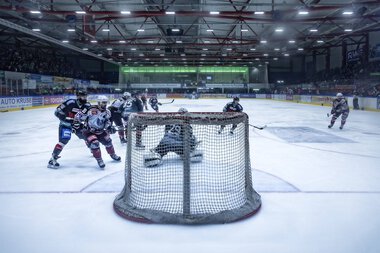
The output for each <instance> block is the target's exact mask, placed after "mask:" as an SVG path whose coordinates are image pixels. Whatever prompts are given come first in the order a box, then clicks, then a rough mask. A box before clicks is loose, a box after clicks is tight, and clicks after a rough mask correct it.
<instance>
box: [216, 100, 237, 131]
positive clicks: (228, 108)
mask: <svg viewBox="0 0 380 253" xmlns="http://www.w3.org/2000/svg"><path fill="white" fill-rule="evenodd" d="M239 101H240V99H239V98H238V97H234V99H233V100H232V102H229V103H227V104H226V105H225V106H224V108H223V112H242V111H243V107H242V106H241V105H240V104H239ZM225 127H226V126H225V125H221V126H220V129H219V131H218V133H219V134H221V133H222V131H223V129H224V128H225ZM236 127H237V125H236V124H233V125H232V127H231V129H230V134H233V133H234V130H235V128H236Z"/></svg>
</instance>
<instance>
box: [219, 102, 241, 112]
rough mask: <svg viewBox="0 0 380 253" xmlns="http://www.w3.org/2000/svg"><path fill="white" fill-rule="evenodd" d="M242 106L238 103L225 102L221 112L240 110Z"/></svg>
mask: <svg viewBox="0 0 380 253" xmlns="http://www.w3.org/2000/svg"><path fill="white" fill-rule="evenodd" d="M242 111H243V106H241V105H240V104H239V103H236V104H235V103H234V102H229V103H228V104H226V105H225V106H224V108H223V112H242Z"/></svg>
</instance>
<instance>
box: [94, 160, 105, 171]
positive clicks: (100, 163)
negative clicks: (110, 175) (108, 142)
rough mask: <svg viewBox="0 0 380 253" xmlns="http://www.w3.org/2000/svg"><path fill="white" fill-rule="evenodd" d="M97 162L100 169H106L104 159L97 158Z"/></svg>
mask: <svg viewBox="0 0 380 253" xmlns="http://www.w3.org/2000/svg"><path fill="white" fill-rule="evenodd" d="M96 161H97V162H98V165H99V167H100V168H102V169H103V168H104V167H106V165H105V163H104V162H103V159H102V158H97V159H96Z"/></svg>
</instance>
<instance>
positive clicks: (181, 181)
mask: <svg viewBox="0 0 380 253" xmlns="http://www.w3.org/2000/svg"><path fill="white" fill-rule="evenodd" d="M223 126H225V127H224V128H223ZM234 126H235V127H234ZM221 127H222V128H221ZM248 127H249V126H248V116H247V115H246V114H245V113H140V114H133V115H131V117H130V120H129V122H128V127H127V131H128V134H127V136H128V144H127V153H126V159H125V186H124V188H123V190H122V192H121V193H120V194H119V195H118V196H117V197H116V199H115V201H114V209H115V210H116V212H117V213H118V214H119V215H121V216H123V217H125V218H127V219H131V220H135V221H140V222H149V223H150V222H153V223H173V224H206V223H227V222H232V221H236V220H240V219H243V218H246V217H248V216H250V215H252V214H254V213H255V212H256V211H257V210H258V209H259V208H260V205H261V200H260V195H259V194H258V193H256V191H255V190H254V189H253V187H252V178H251V166H250V159H249V155H250V153H249V129H248ZM221 129H222V131H221V132H220V133H219V131H220V130H221ZM231 131H232V132H231Z"/></svg>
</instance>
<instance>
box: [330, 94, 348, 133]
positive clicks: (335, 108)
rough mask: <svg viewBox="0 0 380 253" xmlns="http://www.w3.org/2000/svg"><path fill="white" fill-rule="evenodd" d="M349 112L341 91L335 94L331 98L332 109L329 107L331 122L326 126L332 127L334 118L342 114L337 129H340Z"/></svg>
mask: <svg viewBox="0 0 380 253" xmlns="http://www.w3.org/2000/svg"><path fill="white" fill-rule="evenodd" d="M349 113H350V108H349V107H348V103H347V100H346V99H345V98H344V97H343V94H342V93H338V94H336V97H335V99H334V100H333V104H332V109H331V115H332V118H331V122H330V125H328V128H332V126H333V125H334V123H335V121H336V119H337V118H338V117H339V116H340V115H342V119H341V122H340V127H339V129H340V130H342V129H343V126H344V124H346V119H347V117H348V114H349Z"/></svg>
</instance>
